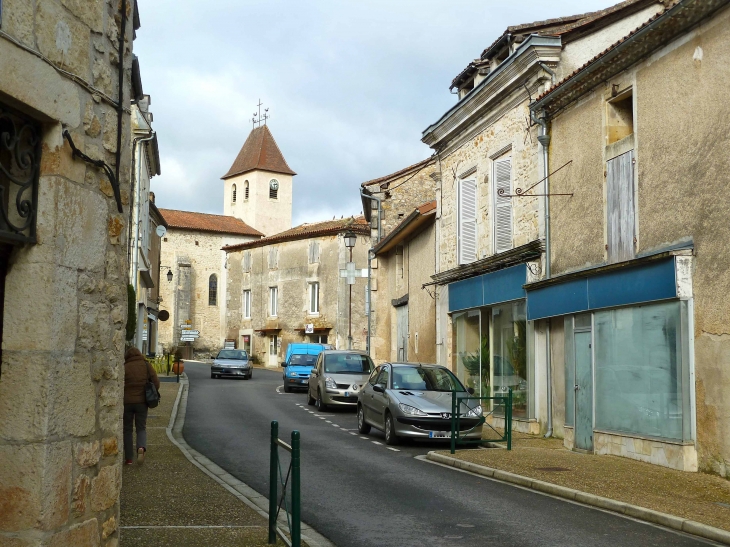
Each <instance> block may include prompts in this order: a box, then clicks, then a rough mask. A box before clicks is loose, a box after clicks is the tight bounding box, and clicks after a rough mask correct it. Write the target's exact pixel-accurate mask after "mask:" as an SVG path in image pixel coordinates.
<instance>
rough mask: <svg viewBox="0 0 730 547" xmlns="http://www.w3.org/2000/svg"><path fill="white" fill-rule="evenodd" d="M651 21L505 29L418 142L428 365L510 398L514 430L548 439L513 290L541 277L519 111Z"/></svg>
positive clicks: (538, 226)
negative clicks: (430, 181)
mask: <svg viewBox="0 0 730 547" xmlns="http://www.w3.org/2000/svg"><path fill="white" fill-rule="evenodd" d="M663 10H664V4H663V3H662V2H655V1H650V0H629V1H626V2H622V3H620V4H617V5H616V6H613V7H611V8H608V9H605V10H601V11H599V12H594V13H588V14H582V15H578V16H575V17H563V18H559V19H551V20H548V21H538V22H535V23H530V24H526V25H518V26H513V27H509V28H507V29H506V30H505V32H504V33H503V34H502V35H501V36H500V37H499V38H497V40H496V41H495V42H494V43H492V44H491V45H490V46H489V47H487V48H486V49H485V50H484V51H483V52H482V54H481V55H480V57H479V59H478V60H476V61H474V62H471V63H469V65H468V66H467V67H466V68H465V69H464V70H463V71H462V72H461V73H460V74H459V75H458V76H457V77H456V78H455V79H454V80H453V82H452V84H451V85H452V89H456V90H457V93H458V97H459V101H458V103H457V104H456V105H454V106H453V107H452V108H451V109H449V110H448V111H447V112H445V113H444V114H443V116H441V118H440V119H439V120H438V121H436V122H435V123H434V124H432V125H431V126H429V127H428V128H427V129H426V130H425V131H424V132H423V138H422V140H423V142H424V143H426V144H427V145H428V146H430V147H431V148H432V149H433V150H434V152H435V153H436V155H437V159H438V166H439V172H440V173H439V174H440V177H439V179H438V186H437V188H436V200H437V211H436V250H435V252H436V273H435V274H434V275H433V276H432V277H433V281H435V283H436V287H435V293H436V309H437V313H436V329H435V331H436V344H437V346H438V347H439V348H441V351H439V353H438V358H439V362H440V363H441V364H445V365H447V366H450V367H452V369H453V370H454V371H455V372H456V373H457V375H458V376H459V377H460V378H461V379H462V380H463V381H464V382H465V383H467V384H469V385H473V386H474V387H475V388H476V389H477V392H478V393H481V394H483V395H499V394H506V392H507V391H508V390H509V389H510V388H511V389H512V390H513V393H514V401H515V405H514V409H513V417H514V422H513V426H514V427H515V428H516V429H517V430H520V431H526V432H532V433H537V432H539V431H546V430H548V431H550V430H551V428H552V424H551V421H550V420H551V413H550V411H549V408H550V400H549V398H548V394H549V393H550V392H549V390H548V388H547V386H548V384H549V383H550V381H549V378H548V377H547V375H548V373H549V371H550V368H549V367H548V366H547V365H546V361H547V349H546V343H547V342H546V337H547V336H549V335H546V323H545V322H544V321H529V320H527V307H526V294H525V290H524V288H523V286H524V285H525V284H526V283H528V282H531V281H534V280H537V279H540V278H542V277H544V276H545V275H546V274H548V273H549V272H548V271H547V269H546V264H545V259H544V250H545V249H544V247H545V240H546V233H545V225H546V223H545V217H546V214H545V213H546V207H547V205H548V204H549V201H548V200H547V199H546V197H545V195H544V194H545V185H544V180H543V179H544V178H545V175H546V174H547V171H546V170H547V163H545V162H544V158H543V156H544V154H543V153H542V151H543V149H542V144H538V141H540V142H543V143H544V142H545V139H544V135H543V131H542V129H540V130H538V128H539V127H540V125H539V123H537V122H536V121H535V120H533V119H532V118H531V116H530V109H529V105H530V102H531V100H532V99H533V98H534V97H537V96H538V95H539V94H541V93H542V92H544V91H545V90H546V89H547V88H548V87H549V86H550V85H551V84H552V82H553V79H554V78H559V77H560V75H561V74H562V73H568V72H570V71H571V70H572V69H573V67H576V66H580V65H582V64H584V63H585V62H586V61H588V60H589V59H591V58H592V57H593V56H594V55H596V54H598V53H599V52H600V51H602V50H603V49H604V48H605V47H606V45H608V44H610V43H613V42H615V41H616V40H618V39H619V38H621V37H622V36H624V35H626V33H627V32H630V31H631V30H632V29H633V28H636V27H637V26H639V25H641V24H642V23H643V22H645V21H646V20H648V19H649V18H651V17H652V16H654V15H655V14H657V13H660V12H662V11H663ZM559 167H560V165H555V164H553V165H552V168H553V169H557V168H559ZM555 199H559V198H558V197H555V198H553V200H555ZM495 423H497V424H499V423H500V419H499V418H497V419H495Z"/></svg>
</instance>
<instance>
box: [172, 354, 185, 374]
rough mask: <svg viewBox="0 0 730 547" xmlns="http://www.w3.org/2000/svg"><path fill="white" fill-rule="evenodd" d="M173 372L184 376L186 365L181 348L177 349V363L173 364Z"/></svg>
mask: <svg viewBox="0 0 730 547" xmlns="http://www.w3.org/2000/svg"><path fill="white" fill-rule="evenodd" d="M172 372H174V373H175V374H182V373H183V372H185V363H184V362H183V352H182V349H180V348H175V361H174V363H173V364H172Z"/></svg>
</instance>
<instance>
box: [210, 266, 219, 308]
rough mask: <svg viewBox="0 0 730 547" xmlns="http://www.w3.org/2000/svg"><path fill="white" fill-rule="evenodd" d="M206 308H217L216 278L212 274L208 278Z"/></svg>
mask: <svg viewBox="0 0 730 547" xmlns="http://www.w3.org/2000/svg"><path fill="white" fill-rule="evenodd" d="M208 306H218V276H217V275H216V274H214V273H213V274H210V276H209V277H208Z"/></svg>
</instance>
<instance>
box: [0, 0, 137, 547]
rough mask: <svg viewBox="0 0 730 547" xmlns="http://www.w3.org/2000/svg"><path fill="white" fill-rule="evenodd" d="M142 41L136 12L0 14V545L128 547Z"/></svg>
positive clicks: (42, 5)
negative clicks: (127, 439) (131, 305)
mask: <svg viewBox="0 0 730 547" xmlns="http://www.w3.org/2000/svg"><path fill="white" fill-rule="evenodd" d="M137 28H139V15H138V11H137V6H136V2H133V1H132V0H126V1H125V0H122V1H121V2H113V3H109V2H105V1H101V0H98V1H97V0H90V1H88V2H62V1H60V0H45V1H43V2H26V1H10V2H8V1H5V2H3V5H2V21H1V22H0V74H2V77H0V141H2V142H3V147H2V150H1V151H0V185H2V187H3V192H4V195H5V199H4V200H3V202H2V205H1V206H0V207H2V215H1V216H2V219H3V220H2V221H1V222H0V241H1V242H2V244H1V245H0V288H1V294H2V298H0V303H2V308H1V309H2V320H1V321H0V324H1V325H2V329H1V334H2V357H1V359H2V361H1V368H0V462H2V463H0V544H3V545H100V546H103V547H115V546H117V545H118V537H119V533H118V525H119V492H120V484H121V454H120V447H121V444H122V431H121V429H122V428H121V415H122V400H123V399H122V395H123V384H124V369H123V361H124V358H123V355H124V349H125V322H126V318H127V284H128V279H129V278H128V274H127V272H128V260H127V250H128V246H127V245H128V240H127V221H128V214H129V206H130V194H129V188H130V184H131V149H132V146H131V138H130V114H129V112H130V107H131V102H132V100H136V99H138V97H136V96H135V95H134V94H133V93H132V92H131V91H132V86H131V84H130V74H131V70H132V54H131V53H132V47H133V42H132V40H133V35H134V31H135V29H137ZM120 69H121V70H120ZM89 160H93V162H94V163H90V162H89Z"/></svg>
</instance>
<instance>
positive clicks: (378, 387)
mask: <svg viewBox="0 0 730 547" xmlns="http://www.w3.org/2000/svg"><path fill="white" fill-rule="evenodd" d="M373 391H377V392H378V393H385V388H384V387H383V386H381V385H380V384H375V385H374V386H373Z"/></svg>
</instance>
